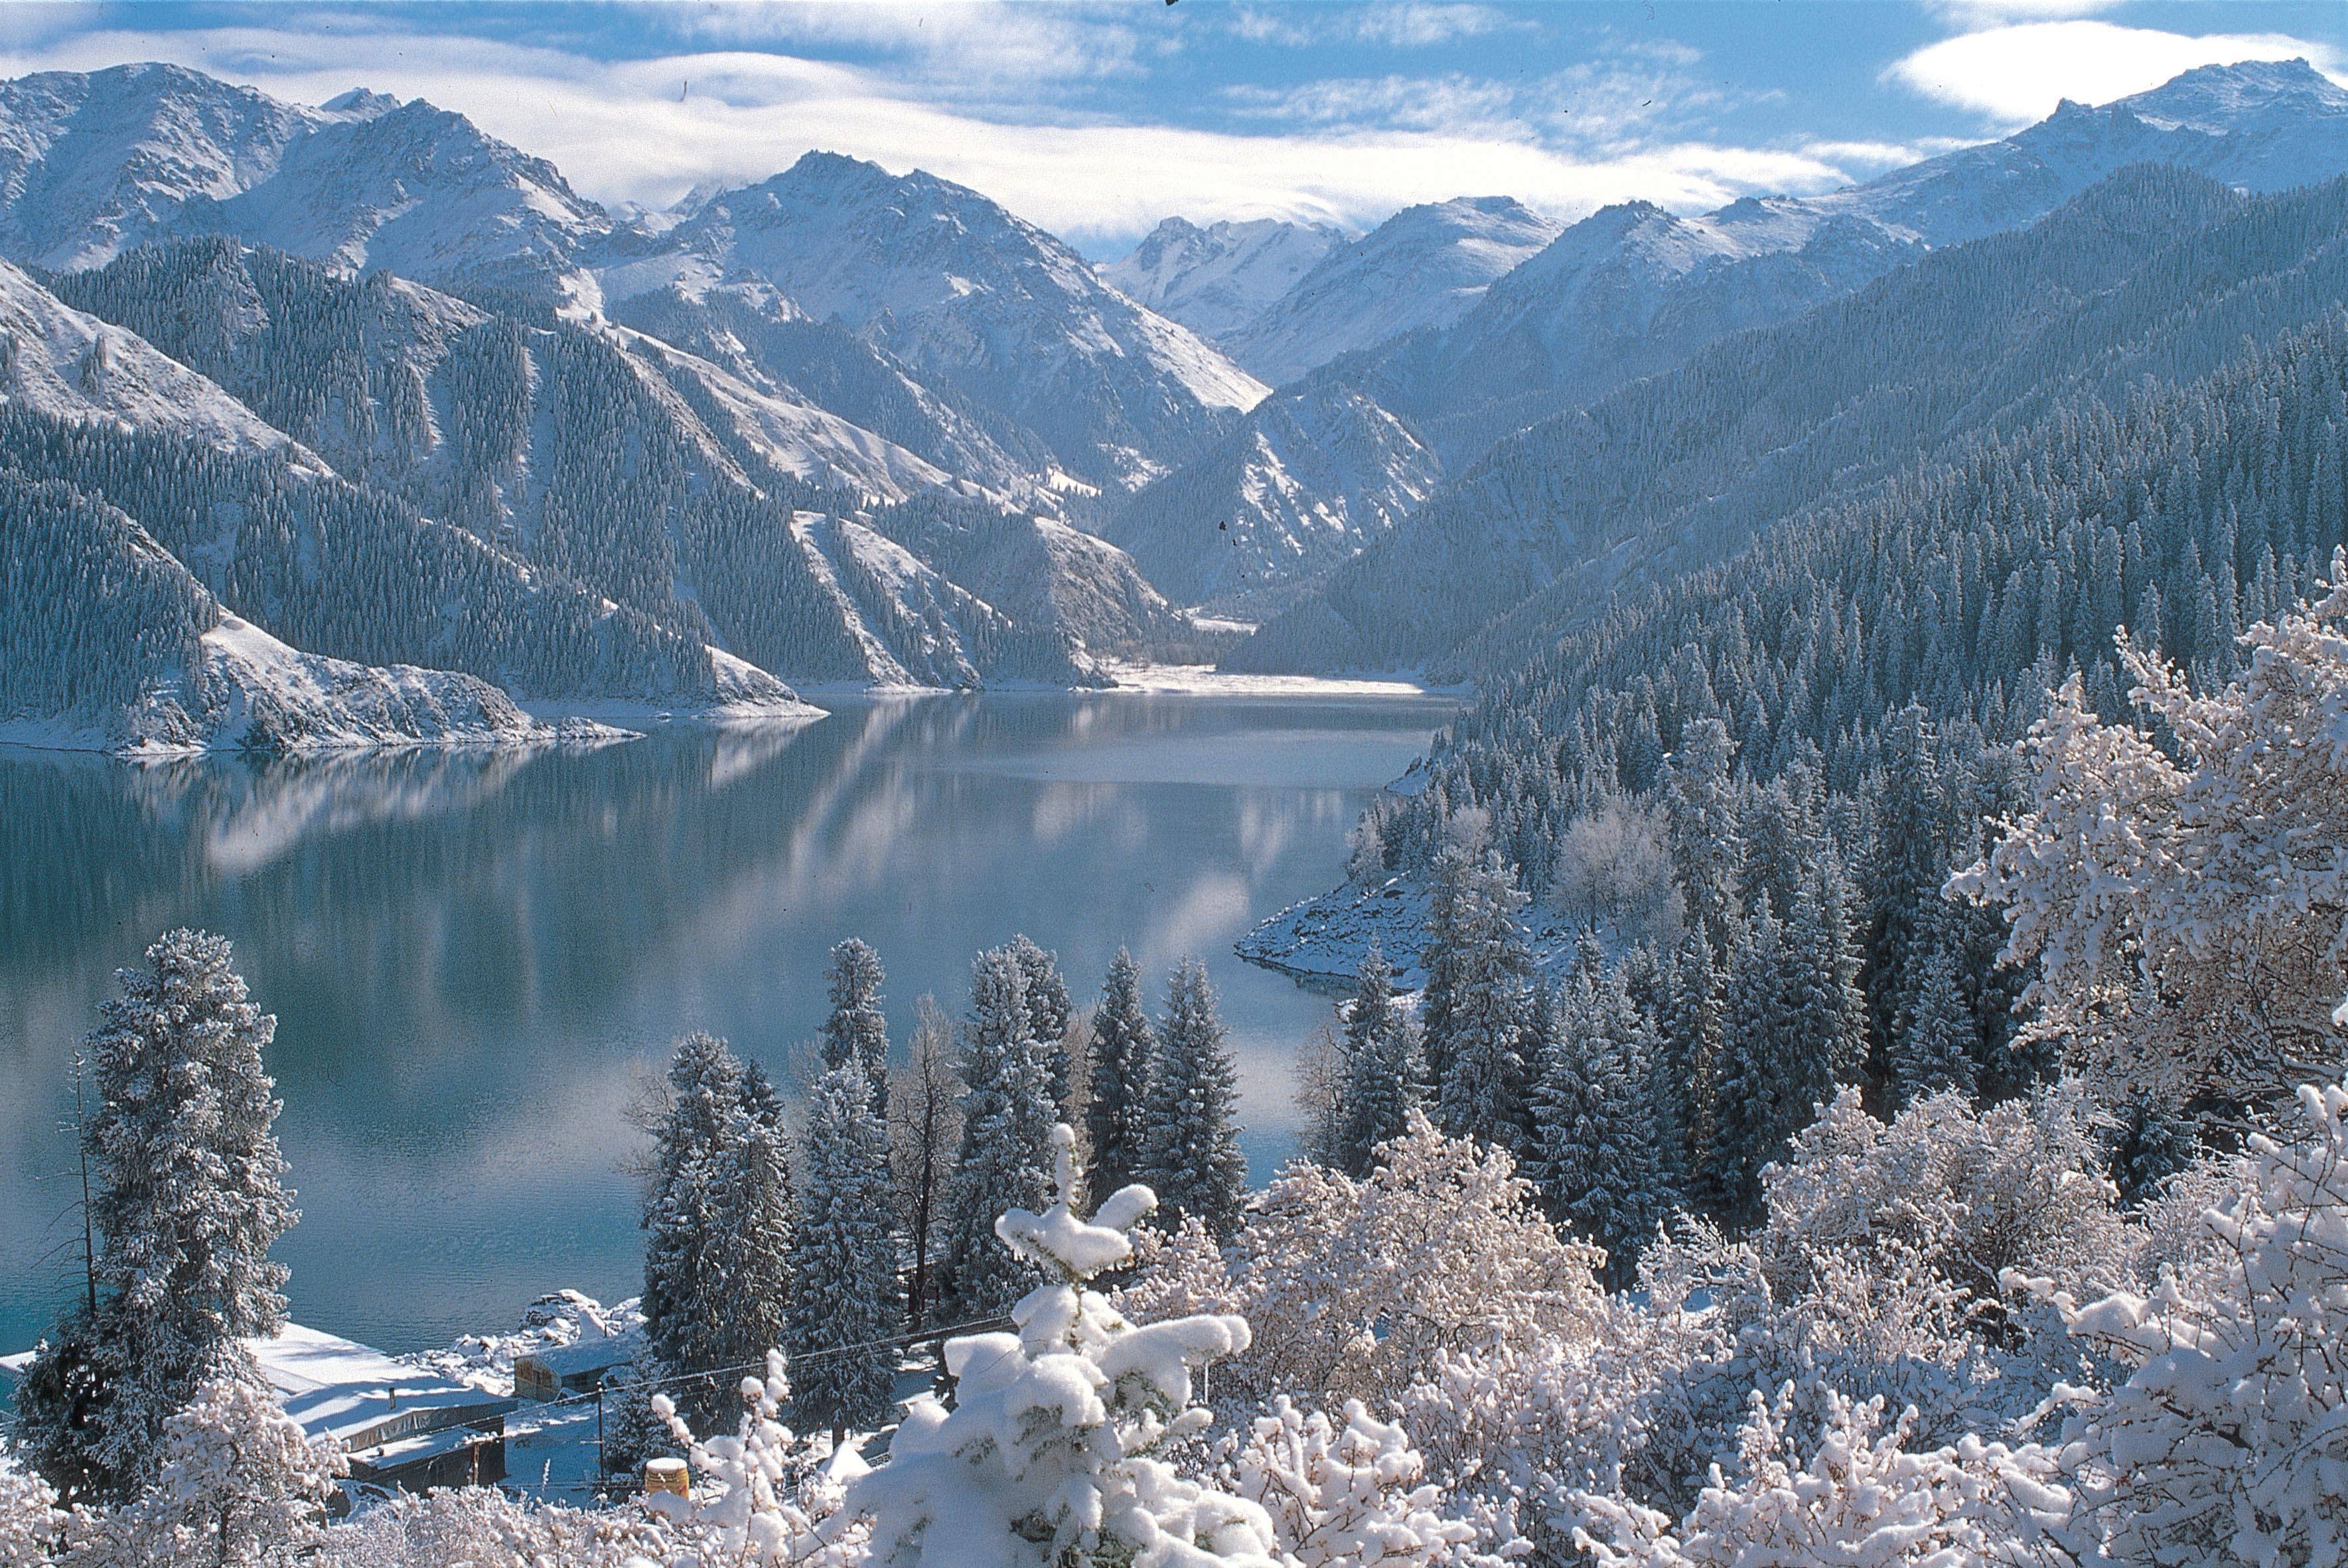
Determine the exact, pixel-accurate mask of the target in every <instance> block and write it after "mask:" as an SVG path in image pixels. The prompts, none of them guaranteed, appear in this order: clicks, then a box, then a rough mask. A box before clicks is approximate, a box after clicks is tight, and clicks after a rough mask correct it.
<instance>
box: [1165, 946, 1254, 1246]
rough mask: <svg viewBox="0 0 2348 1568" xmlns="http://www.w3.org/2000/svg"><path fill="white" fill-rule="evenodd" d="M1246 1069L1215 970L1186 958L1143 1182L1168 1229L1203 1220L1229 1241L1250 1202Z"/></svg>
mask: <svg viewBox="0 0 2348 1568" xmlns="http://www.w3.org/2000/svg"><path fill="white" fill-rule="evenodd" d="M1238 1108H1239V1070H1238V1068H1237V1067H1236V1066H1235V1065H1234V1064H1233V1062H1232V1060H1231V1047H1230V1046H1229V1044H1228V1043H1227V1042H1226V1037H1225V1034H1224V1031H1223V1024H1222V1020H1221V1019H1220V1018H1219V1017H1217V1016H1215V994H1214V991H1213V989H1212V988H1211V987H1210V985H1208V983H1207V966H1206V965H1204V964H1201V963H1200V962H1199V960H1198V959H1196V958H1185V959H1183V960H1182V961H1181V963H1179V964H1178V965H1175V966H1174V973H1173V974H1172V975H1170V976H1169V978H1168V980H1167V985H1166V1016H1165V1018H1164V1020H1163V1021H1162V1022H1161V1023H1160V1024H1159V1029H1158V1046H1157V1050H1156V1052H1155V1054H1154V1055H1153V1057H1152V1058H1151V1061H1150V1064H1149V1091H1148V1103H1147V1107H1146V1109H1145V1113H1144V1121H1143V1128H1142V1139H1141V1180H1142V1181H1144V1182H1146V1183H1147V1184H1148V1187H1149V1190H1150V1191H1153V1192H1155V1193H1157V1194H1158V1204H1159V1210H1158V1212H1159V1217H1160V1222H1162V1223H1164V1224H1165V1225H1167V1226H1169V1227H1175V1226H1179V1224H1180V1223H1181V1222H1182V1221H1184V1220H1186V1219H1196V1220H1198V1221H1199V1222H1201V1223H1202V1224H1204V1225H1205V1226H1206V1227H1207V1228H1208V1229H1209V1230H1210V1231H1211V1232H1213V1233H1215V1234H1216V1235H1218V1236H1221V1237H1229V1236H1230V1235H1231V1233H1232V1232H1233V1231H1235V1230H1237V1229H1238V1228H1239V1222H1240V1208H1241V1203H1242V1202H1244V1201H1245V1199H1246V1197H1247V1157H1246V1156H1245V1155H1243V1154H1241V1152H1240V1145H1239V1128H1238V1126H1237V1125H1236V1124H1235V1123H1234V1122H1233V1121H1232V1119H1231V1118H1232V1115H1233V1113H1234V1112H1235V1111H1236V1110H1237V1109H1238Z"/></svg>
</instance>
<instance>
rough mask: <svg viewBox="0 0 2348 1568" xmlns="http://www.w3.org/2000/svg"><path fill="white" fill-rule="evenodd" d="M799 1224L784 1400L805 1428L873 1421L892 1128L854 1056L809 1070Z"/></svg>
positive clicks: (890, 1372)
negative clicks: (791, 1390)
mask: <svg viewBox="0 0 2348 1568" xmlns="http://www.w3.org/2000/svg"><path fill="white" fill-rule="evenodd" d="M800 1139H801V1146H800V1157H799V1170H800V1189H799V1212H798V1227H797V1230H796V1232H795V1233H794V1235H793V1239H792V1248H791V1287H792V1288H791V1310H790V1357H791V1359H790V1365H791V1366H792V1367H793V1368H795V1371H794V1374H793V1381H794V1386H795V1397H794V1400H793V1405H792V1408H793V1409H794V1410H796V1411H797V1412H798V1416H799V1418H800V1419H801V1420H802V1421H803V1422H804V1423H805V1424H806V1425H808V1426H814V1427H826V1426H828V1427H829V1428H830V1429H831V1433H832V1439H833V1441H834V1442H838V1441H839V1439H840V1437H841V1436H842V1435H843V1434H844V1433H845V1432H846V1431H847V1430H848V1429H850V1428H861V1429H870V1428H873V1427H877V1426H879V1425H880V1423H881V1422H882V1421H883V1420H885V1419H886V1418H887V1417H888V1414H889V1406H890V1400H889V1395H890V1390H891V1387H892V1386H893V1385H894V1383H895V1381H896V1373H897V1361H898V1352H897V1350H896V1348H895V1347H894V1346H890V1345H887V1344H885V1343H883V1342H884V1341H887V1340H890V1339H892V1338H894V1337H895V1336H896V1335H897V1333H898V1332H899V1327H900V1325H901V1321H902V1320H901V1313H902V1310H903V1303H902V1299H901V1295H900V1294H899V1291H898V1286H897V1234H896V1226H895V1224H894V1222H893V1221H894V1218H895V1215H894V1212H893V1211H894V1208H895V1202H894V1197H895V1195H894V1193H893V1192H892V1191H891V1184H890V1181H889V1130H888V1127H887V1126H886V1125H885V1124H884V1123H883V1122H882V1121H881V1119H880V1117H879V1116H878V1115H876V1114H875V1113H874V1112H873V1109H872V1099H871V1079H870V1077H868V1076H867V1074H866V1072H865V1070H864V1064H863V1063H862V1062H860V1061H850V1062H843V1063H841V1064H840V1065H839V1066H838V1067H835V1068H830V1069H829V1070H828V1071H827V1072H825V1073H824V1075H823V1076H822V1077H821V1078H818V1079H817V1080H816V1083H815V1088H814V1089H813V1091H812V1092H811V1093H810V1094H809V1095H808V1105H807V1112H806V1126H805V1129H804V1130H803V1131H802V1132H801V1134H800Z"/></svg>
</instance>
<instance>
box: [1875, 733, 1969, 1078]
mask: <svg viewBox="0 0 2348 1568" xmlns="http://www.w3.org/2000/svg"><path fill="white" fill-rule="evenodd" d="M1939 739H1940V736H1939V731H1938V729H1937V727H1935V726H1934V725H1933V723H1932V719H1931V714H1929V713H1928V712H1927V711H1926V710H1925V708H1924V707H1923V705H1922V704H1921V703H1912V702H1911V703H1910V704H1909V705H1908V706H1907V707H1903V708H1901V709H1900V712H1899V713H1898V715H1896V716H1895V717H1893V719H1892V720H1891V722H1890V726H1889V727H1887V728H1886V729H1885V731H1884V736H1883V772H1882V777H1881V779H1880V782H1879V786H1878V789H1877V791H1876V803H1875V823H1874V837H1873V840H1872V850H1871V853H1870V855H1869V861H1868V866H1867V888H1868V908H1867V922H1866V924H1867V937H1866V958H1867V1013H1868V1029H1869V1048H1870V1051H1871V1053H1872V1055H1873V1057H1874V1062H1875V1069H1876V1074H1877V1076H1879V1077H1880V1076H1884V1075H1886V1074H1887V1073H1888V1070H1889V1065H1890V1060H1891V1057H1892V1054H1893V1049H1894V1042H1895V1039H1896V1037H1897V1036H1898V1034H1899V1029H1900V1019H1901V1018H1902V1017H1903V1016H1908V1015H1909V1014H1910V1011H1911V1009H1912V1006H1913V1003H1914V1001H1915V995H1916V989H1917V986H1918V985H1919V984H1920V982H1921V978H1922V975H1921V967H1920V960H1921V958H1922V955H1923V954H1922V947H1923V943H1922V941H1921V937H1922V934H1923V930H1924V926H1925V924H1926V923H1927V921H1928V919H1929V917H1930V913H1931V906H1932V904H1933V903H1937V902H1938V901H1939V899H1940V896H1941V883H1942V882H1945V881H1946V880H1947V879H1948V874H1949V867H1948V861H1947V856H1946V851H1945V848H1944V846H1943V843H1942V839H1943V835H1944V833H1945V830H1946V818H1947V799H1946V791H1945V789H1944V788H1943V783H1942V779H1941V759H1940V753H1939Z"/></svg>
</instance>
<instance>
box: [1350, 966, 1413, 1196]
mask: <svg viewBox="0 0 2348 1568" xmlns="http://www.w3.org/2000/svg"><path fill="white" fill-rule="evenodd" d="M1342 1060H1343V1068H1342V1076H1341V1078H1339V1080H1338V1096H1337V1104H1338V1130H1337V1147H1336V1149H1335V1150H1334V1152H1335V1155H1336V1158H1337V1163H1338V1166H1339V1168H1340V1169H1341V1170H1343V1171H1344V1172H1345V1173H1346V1174H1347V1175H1349V1176H1360V1175H1363V1174H1365V1172H1367V1171H1369V1169H1370V1167H1371V1165H1372V1164H1373V1163H1374V1161H1375V1157H1376V1152H1377V1148H1378V1145H1380V1144H1382V1143H1384V1142H1385V1141H1386V1140H1388V1139H1391V1138H1399V1137H1400V1136H1401V1135H1402V1132H1403V1130H1404V1128H1405V1127H1406V1126H1407V1125H1408V1123H1409V1119H1410V1112H1411V1111H1412V1110H1413V1109H1415V1108H1416V1107H1417V1106H1418V1105H1419V1104H1420V1103H1421V1102H1422V1101H1423V1100H1424V1099H1425V1098H1426V1084H1425V1082H1424V1079H1425V1076H1426V1064H1425V1063H1424V1062H1423V1061H1421V1060H1420V1058H1419V1047H1418V1027H1417V1026H1416V1024H1415V1023H1413V1022H1412V1021H1411V1019H1410V1018H1409V1017H1407V1016H1406V1015H1405V1014H1404V1013H1403V1012H1402V1010H1401V1009H1400V1008H1398V1007H1396V1006H1395V1003H1394V971H1393V970H1392V969H1391V968H1389V967H1388V966H1387V965H1386V961H1385V954H1382V953H1380V952H1379V951H1378V948H1377V945H1376V944H1375V943H1373V944H1371V946H1370V951H1369V953H1368V954H1366V955H1365V956H1364V958H1363V959H1362V965H1361V968H1360V970H1359V971H1358V972H1357V973H1356V975H1355V976H1354V995H1353V999H1352V1001H1351V1002H1350V1003H1348V1004H1347V1006H1346V1008H1345V1032H1344V1046H1343V1047H1342Z"/></svg>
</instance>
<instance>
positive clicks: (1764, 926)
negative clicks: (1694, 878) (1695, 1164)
mask: <svg viewBox="0 0 2348 1568" xmlns="http://www.w3.org/2000/svg"><path fill="white" fill-rule="evenodd" d="M1784 947H1785V939H1784V930H1783V928H1782V927H1781V926H1780V925H1779V924H1778V923H1777V917H1776V914H1775V913H1773V912H1772V911H1771V910H1770V908H1769V902H1768V900H1767V899H1766V897H1765V898H1763V899H1762V900H1760V901H1759V902H1758V903H1756V905H1755V906H1754V908H1753V910H1752V911H1751V912H1750V913H1748V914H1747V915H1746V919H1745V921H1744V924H1743V929H1742V931H1741V933H1740V939H1739V941H1738V942H1737V944H1736V946H1735V950H1734V951H1733V952H1732V953H1731V954H1730V955H1729V963H1728V986H1727V1004H1728V1015H1727V1023H1726V1026H1725V1029H1724V1030H1723V1033H1722V1052H1721V1054H1722V1057H1723V1062H1722V1068H1721V1073H1720V1078H1719V1085H1720V1087H1719V1091H1718V1094H1717V1097H1716V1099H1715V1120H1714V1130H1713V1137H1712V1143H1711V1148H1710V1150H1708V1154H1709V1159H1708V1161H1707V1162H1706V1166H1705V1188H1706V1191H1707V1192H1708V1193H1709V1194H1710V1195H1711V1197H1712V1199H1713V1201H1714V1202H1715V1203H1717V1205H1718V1206H1719V1209H1720V1212H1721V1213H1722V1214H1723V1215H1725V1217H1727V1218H1729V1219H1731V1220H1736V1221H1741V1220H1744V1219H1746V1218H1749V1217H1750V1216H1752V1215H1753V1214H1755V1213H1756V1212H1758V1205H1759V1203H1760V1200H1761V1168H1762V1167H1763V1166H1764V1165H1766V1164H1767V1163H1768V1162H1769V1161H1771V1160H1772V1159H1774V1158H1776V1153H1777V1150H1778V1149H1779V1148H1780V1147H1781V1146H1782V1145H1783V1144H1784V1142H1785V1140H1786V1138H1787V1136H1788V1135H1789V1134H1790V1133H1791V1131H1792V1129H1790V1128H1789V1127H1787V1125H1786V1122H1787V1115H1786V1113H1785V1110H1784V1109H1783V1106H1782V1103H1781V1101H1782V1097H1781V1092H1780V1091H1781V1088H1782V1086H1781V1084H1780V1083H1779V1082H1778V1078H1777V1073H1778V1068H1779V1054H1780V1053H1779V1049H1778V1047H1779V1045H1780V1042H1781V1041H1782V1040H1783V1038H1784V1036H1785V1034H1786V1032H1787V1006H1786V996H1785V993H1784V990H1783V988H1782V987H1783V985H1784V979H1785V968H1786V965H1785V956H1784Z"/></svg>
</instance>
